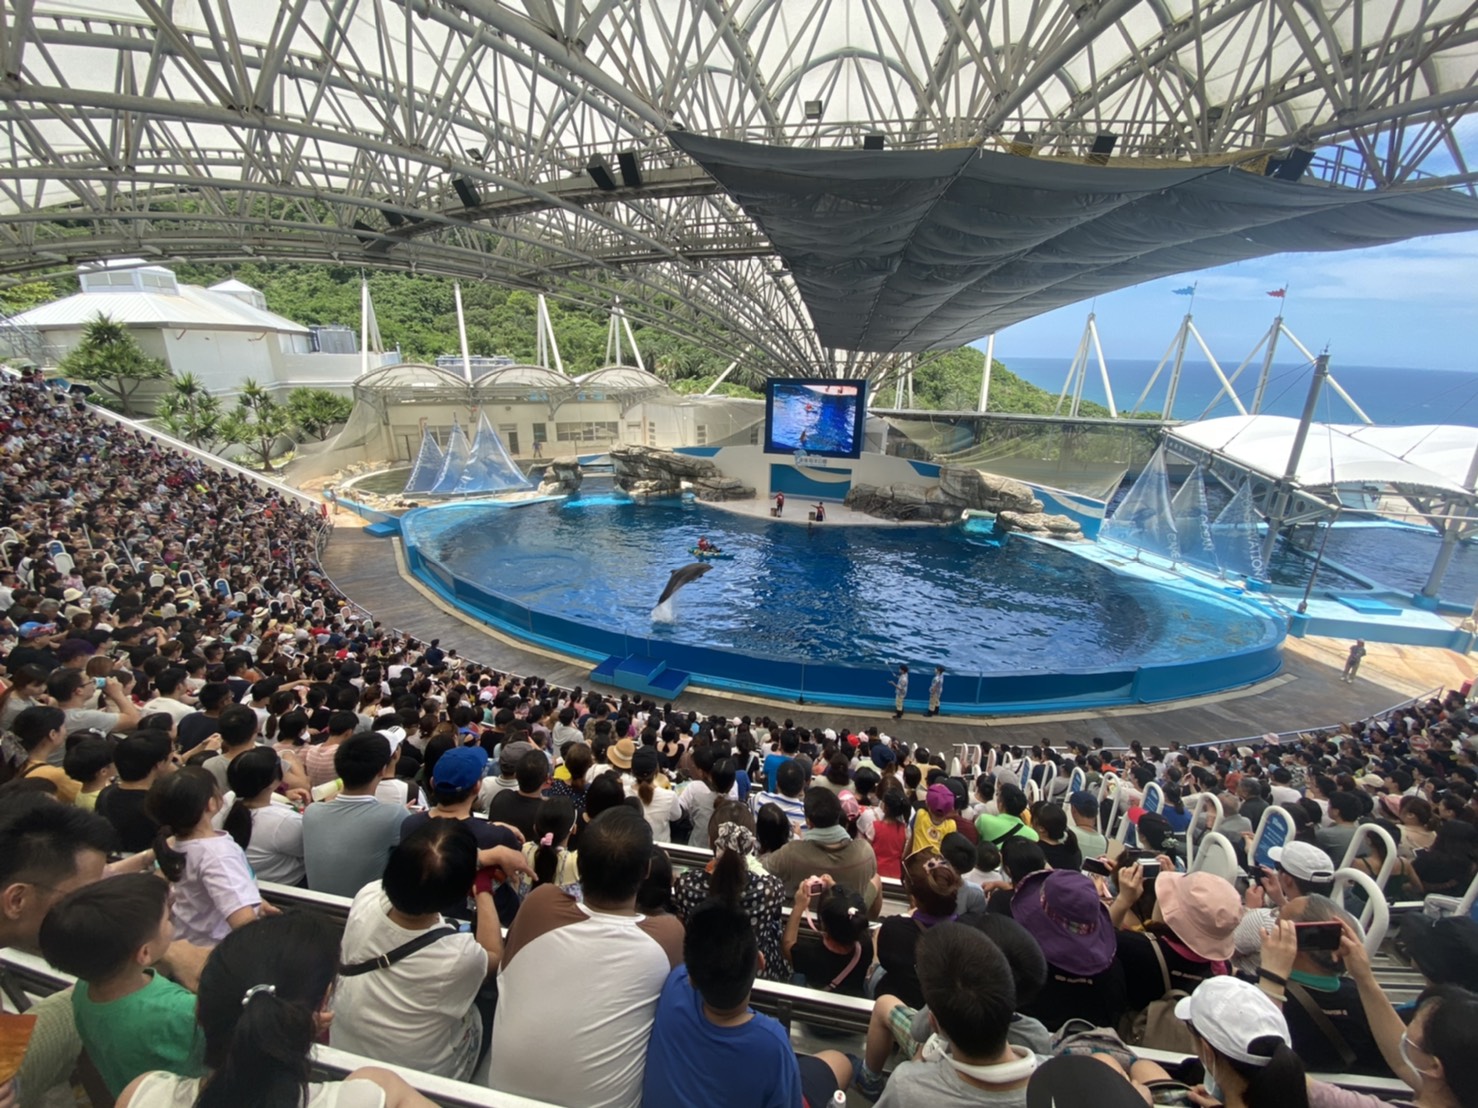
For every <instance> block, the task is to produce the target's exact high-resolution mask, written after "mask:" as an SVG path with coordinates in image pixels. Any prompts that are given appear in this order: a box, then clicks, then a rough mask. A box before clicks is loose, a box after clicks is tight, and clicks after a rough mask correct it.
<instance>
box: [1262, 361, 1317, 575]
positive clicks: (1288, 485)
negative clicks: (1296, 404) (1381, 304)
mask: <svg viewBox="0 0 1478 1108" xmlns="http://www.w3.org/2000/svg"><path fill="white" fill-rule="evenodd" d="M1328 376H1329V355H1328V354H1320V355H1319V357H1318V358H1317V359H1316V360H1315V361H1314V379H1313V380H1312V381H1310V382H1309V394H1308V396H1306V397H1305V398H1304V411H1303V415H1302V417H1300V419H1299V421H1298V431H1297V432H1296V433H1295V434H1294V436H1293V446H1292V448H1291V449H1290V450H1289V451H1288V465H1287V466H1286V467H1285V468H1284V470H1283V476H1282V477H1281V478H1279V479H1278V482H1277V484H1276V485H1275V486H1274V489H1273V493H1272V495H1271V496H1270V497H1269V500H1268V509H1269V510H1268V513H1267V517H1268V533H1267V535H1266V536H1265V537H1264V538H1263V543H1262V564H1263V565H1264V566H1266V565H1268V564H1269V562H1270V561H1271V560H1272V557H1273V547H1274V546H1275V545H1277V542H1278V531H1279V529H1280V528H1281V527H1282V526H1283V524H1284V523H1285V522H1286V520H1287V516H1288V505H1289V501H1290V499H1291V496H1292V493H1293V487H1294V483H1295V481H1296V479H1297V477H1298V465H1299V462H1301V461H1302V460H1303V454H1304V444H1305V443H1306V442H1308V439H1309V428H1310V426H1312V425H1313V422H1314V411H1315V409H1316V408H1317V407H1318V404H1319V391H1320V390H1321V389H1322V388H1323V387H1324V380H1325V378H1327V377H1328Z"/></svg>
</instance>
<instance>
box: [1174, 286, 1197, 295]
mask: <svg viewBox="0 0 1478 1108" xmlns="http://www.w3.org/2000/svg"><path fill="white" fill-rule="evenodd" d="M1170 291H1171V292H1173V293H1175V295H1176V296H1195V295H1196V286H1195V285H1187V286H1186V287H1185V288H1183V289H1171V290H1170Z"/></svg>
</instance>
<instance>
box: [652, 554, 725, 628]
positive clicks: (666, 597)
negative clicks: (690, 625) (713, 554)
mask: <svg viewBox="0 0 1478 1108" xmlns="http://www.w3.org/2000/svg"><path fill="white" fill-rule="evenodd" d="M712 568H713V566H711V565H707V564H706V563H704V562H692V563H690V564H689V565H685V566H680V567H679V568H677V569H675V570H673V571H672V576H671V577H669V578H668V579H667V587H666V588H665V589H663V590H662V595H661V596H659V597H658V598H657V606H656V607H655V608H653V609H652V619H653V620H654V621H656V622H659V623H671V622H673V620H674V619H675V618H676V617H675V616H674V614H673V610H672V605H671V604H669V603H668V601H670V600H671V599H672V597H673V596H674V595H675V594H676V593H677V590H678V589H680V588H682V587H683V586H684V585H687V584H690V583H691V582H693V581H696V580H698V578H700V577H702V576H703V575H704V574H705V573H707V572H708V571H709V570H711V569H712Z"/></svg>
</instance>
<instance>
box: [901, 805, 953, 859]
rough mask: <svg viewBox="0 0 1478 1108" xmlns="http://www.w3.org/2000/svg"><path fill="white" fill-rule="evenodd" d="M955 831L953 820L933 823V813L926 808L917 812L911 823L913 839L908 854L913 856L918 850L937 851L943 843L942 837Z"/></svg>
mask: <svg viewBox="0 0 1478 1108" xmlns="http://www.w3.org/2000/svg"><path fill="white" fill-rule="evenodd" d="M954 829H955V821H954V820H953V819H945V820H939V821H937V822H936V821H935V819H934V815H933V813H931V812H930V811H929V810H928V809H927V808H926V809H924V810H923V811H921V812H919V814H918V815H917V816H916V817H915V818H914V821H913V839H912V840H911V841H910V842H909V844H908V853H909V854H914V853H917V852H918V851H920V850H934V851H937V850H938V849H939V844H940V843H942V842H944V836H946V835H948V834H950V833H951V832H952V831H954Z"/></svg>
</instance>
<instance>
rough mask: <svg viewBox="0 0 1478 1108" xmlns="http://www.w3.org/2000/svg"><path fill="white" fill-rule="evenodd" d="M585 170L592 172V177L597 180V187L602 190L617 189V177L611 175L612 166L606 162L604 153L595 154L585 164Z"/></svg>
mask: <svg viewBox="0 0 1478 1108" xmlns="http://www.w3.org/2000/svg"><path fill="white" fill-rule="evenodd" d="M585 172H586V173H588V174H590V179H591V180H592V181H594V182H595V187H596V188H598V189H600V190H601V191H602V192H615V191H616V178H614V177H612V176H611V167H610V165H609V164H608V163H607V162H606V159H605V156H604V155H602V154H595V155H593V156H592V157H591V159H590V161H589V162H588V163H587V164H586V166H585Z"/></svg>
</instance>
